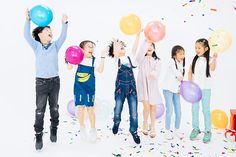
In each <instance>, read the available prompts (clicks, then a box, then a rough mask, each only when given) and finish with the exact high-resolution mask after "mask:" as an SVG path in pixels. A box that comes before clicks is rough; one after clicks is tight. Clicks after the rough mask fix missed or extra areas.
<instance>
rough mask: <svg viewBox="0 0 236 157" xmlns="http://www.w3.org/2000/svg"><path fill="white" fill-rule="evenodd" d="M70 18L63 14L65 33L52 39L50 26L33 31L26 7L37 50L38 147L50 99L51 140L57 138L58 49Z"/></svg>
mask: <svg viewBox="0 0 236 157" xmlns="http://www.w3.org/2000/svg"><path fill="white" fill-rule="evenodd" d="M67 19H68V17H67V16H66V15H63V16H62V32H61V35H60V37H59V38H58V40H56V41H55V42H52V31H51V28H50V27H49V26H45V27H36V28H35V29H34V30H33V33H32V34H33V37H32V35H31V33H30V16H29V10H28V9H27V10H26V21H25V27H24V37H25V39H26V41H27V42H28V43H29V45H30V46H31V48H32V49H33V51H34V54H35V57H36V110H35V124H34V130H35V132H36V134H35V136H36V143H35V148H36V150H40V149H42V147H43V139H42V136H43V124H44V114H45V109H46V104H47V100H48V101H49V106H50V116H51V119H50V121H51V127H50V140H51V142H56V141H57V126H58V124H59V112H58V108H59V105H58V97H59V89H60V78H59V75H58V52H59V50H60V48H61V46H62V44H63V43H64V41H65V39H66V36H67V26H68V24H67V23H68V21H67Z"/></svg>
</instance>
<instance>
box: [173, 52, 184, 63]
mask: <svg viewBox="0 0 236 157" xmlns="http://www.w3.org/2000/svg"><path fill="white" fill-rule="evenodd" d="M184 57H185V53H184V50H177V52H176V56H175V59H176V60H177V61H179V62H181V61H183V60H184Z"/></svg>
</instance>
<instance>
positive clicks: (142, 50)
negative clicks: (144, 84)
mask: <svg viewBox="0 0 236 157" xmlns="http://www.w3.org/2000/svg"><path fill="white" fill-rule="evenodd" d="M147 50H148V43H147V42H146V41H144V42H143V43H142V45H141V47H140V49H139V51H138V54H137V55H136V59H135V60H136V63H137V64H138V65H139V64H141V63H142V61H143V59H144V57H145V54H146V52H147Z"/></svg>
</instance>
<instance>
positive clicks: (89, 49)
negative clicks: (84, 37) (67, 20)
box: [82, 42, 95, 58]
mask: <svg viewBox="0 0 236 157" xmlns="http://www.w3.org/2000/svg"><path fill="white" fill-rule="evenodd" d="M94 48H95V44H94V43H92V42H87V43H85V45H84V46H83V47H82V49H83V51H84V57H85V58H91V57H92V56H93V52H94Z"/></svg>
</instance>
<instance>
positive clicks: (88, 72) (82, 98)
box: [74, 57, 95, 107]
mask: <svg viewBox="0 0 236 157" xmlns="http://www.w3.org/2000/svg"><path fill="white" fill-rule="evenodd" d="M94 60H95V57H93V60H92V66H86V65H82V64H79V65H78V68H77V71H76V74H75V83H74V96H75V106H78V105H80V106H85V107H93V106H94V97H95V75H94Z"/></svg>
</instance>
